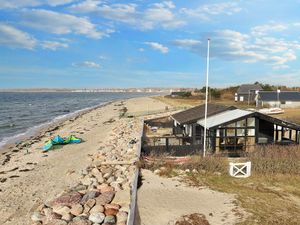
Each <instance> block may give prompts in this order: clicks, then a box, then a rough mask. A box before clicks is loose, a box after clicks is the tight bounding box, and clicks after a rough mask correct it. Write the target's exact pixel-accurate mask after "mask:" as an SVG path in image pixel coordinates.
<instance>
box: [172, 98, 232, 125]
mask: <svg viewBox="0 0 300 225" xmlns="http://www.w3.org/2000/svg"><path fill="white" fill-rule="evenodd" d="M232 109H236V107H234V106H230V107H228V106H224V105H218V104H212V103H208V104H207V116H212V115H215V114H218V113H221V112H225V111H227V110H232ZM204 116H205V104H203V105H199V106H196V107H193V108H190V109H188V110H184V111H182V112H179V113H175V114H173V115H172V116H171V117H172V118H173V119H174V120H176V121H177V122H178V123H180V124H188V123H194V122H196V121H197V120H199V119H202V118H204Z"/></svg>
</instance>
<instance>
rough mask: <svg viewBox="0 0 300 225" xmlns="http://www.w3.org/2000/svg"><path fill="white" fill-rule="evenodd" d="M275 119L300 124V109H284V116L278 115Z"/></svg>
mask: <svg viewBox="0 0 300 225" xmlns="http://www.w3.org/2000/svg"><path fill="white" fill-rule="evenodd" d="M275 117H276V118H279V119H285V120H288V121H291V122H294V123H298V124H300V108H293V109H284V113H283V114H279V115H276V116H275Z"/></svg>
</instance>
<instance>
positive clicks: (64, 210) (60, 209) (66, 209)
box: [53, 206, 70, 215]
mask: <svg viewBox="0 0 300 225" xmlns="http://www.w3.org/2000/svg"><path fill="white" fill-rule="evenodd" d="M53 212H55V213H57V214H59V215H65V214H68V213H69V212H70V208H69V207H67V206H55V207H53Z"/></svg>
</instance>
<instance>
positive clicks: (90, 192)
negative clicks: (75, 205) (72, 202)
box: [80, 191, 100, 204]
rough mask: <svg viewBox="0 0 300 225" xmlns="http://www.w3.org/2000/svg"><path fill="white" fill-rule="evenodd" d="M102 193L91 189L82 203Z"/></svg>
mask: <svg viewBox="0 0 300 225" xmlns="http://www.w3.org/2000/svg"><path fill="white" fill-rule="evenodd" d="M99 195H100V193H99V192H98V191H89V192H87V193H86V194H85V195H84V196H83V197H82V199H81V201H80V203H81V204H85V203H86V202H87V201H88V200H89V199H93V198H96V197H98V196H99Z"/></svg>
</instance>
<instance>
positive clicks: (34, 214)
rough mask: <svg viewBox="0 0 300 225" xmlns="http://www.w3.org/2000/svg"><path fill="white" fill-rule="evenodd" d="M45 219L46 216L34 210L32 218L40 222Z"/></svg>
mask: <svg viewBox="0 0 300 225" xmlns="http://www.w3.org/2000/svg"><path fill="white" fill-rule="evenodd" d="M43 219H44V216H43V215H42V214H41V213H40V212H34V213H33V214H32V216H31V220H32V221H35V222H38V221H42V220H43Z"/></svg>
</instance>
